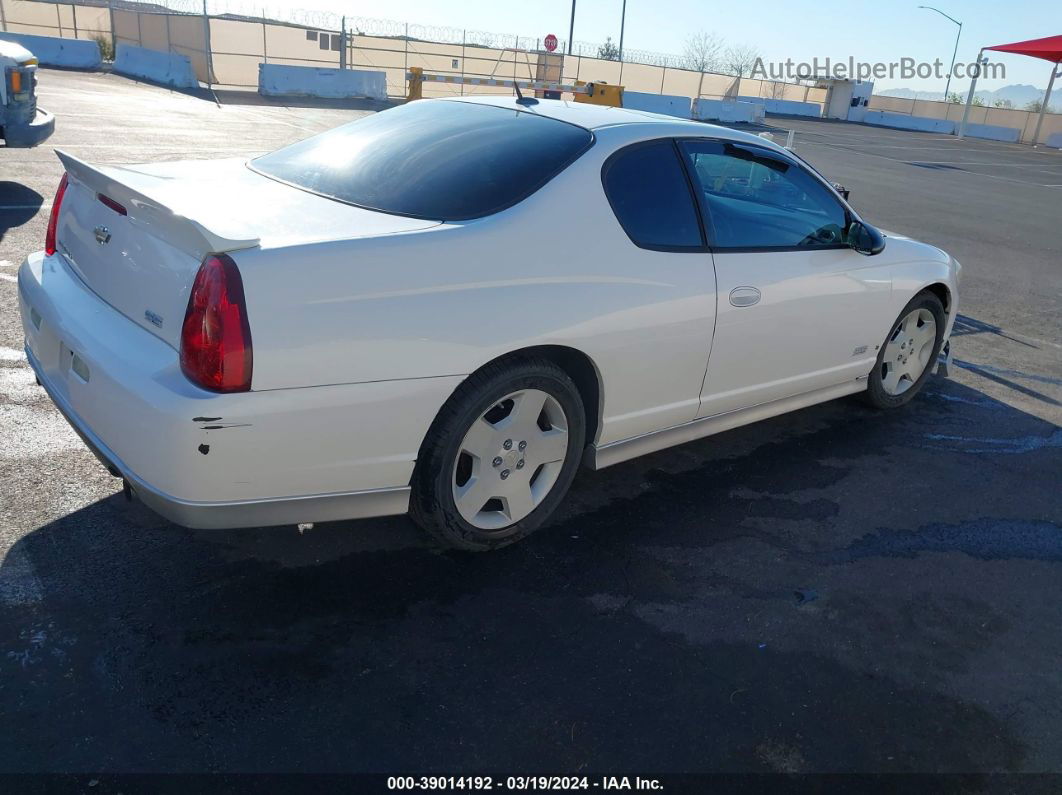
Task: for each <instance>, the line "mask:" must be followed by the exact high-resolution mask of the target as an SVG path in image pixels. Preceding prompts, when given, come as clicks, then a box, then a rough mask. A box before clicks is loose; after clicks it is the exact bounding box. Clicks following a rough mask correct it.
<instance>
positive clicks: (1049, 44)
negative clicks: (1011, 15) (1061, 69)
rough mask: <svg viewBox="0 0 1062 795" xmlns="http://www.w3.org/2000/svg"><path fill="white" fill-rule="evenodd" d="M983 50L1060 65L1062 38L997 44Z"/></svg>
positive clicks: (1061, 61) (1061, 60)
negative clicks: (1022, 56)
mask: <svg viewBox="0 0 1062 795" xmlns="http://www.w3.org/2000/svg"><path fill="white" fill-rule="evenodd" d="M985 49H986V50H997V51H998V52H1012V53H1016V54H1018V55H1028V56H1030V57H1032V58H1043V59H1044V60H1045V61H1051V62H1052V63H1062V36H1048V37H1047V38H1046V39H1029V40H1028V41H1016V42H1014V43H1013V44H997V45H996V46H995V47H985Z"/></svg>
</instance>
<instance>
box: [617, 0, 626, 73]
mask: <svg viewBox="0 0 1062 795" xmlns="http://www.w3.org/2000/svg"><path fill="white" fill-rule="evenodd" d="M626 24H627V0H623V11H622V12H621V13H620V50H619V59H620V63H623V28H624V26H625V25H626Z"/></svg>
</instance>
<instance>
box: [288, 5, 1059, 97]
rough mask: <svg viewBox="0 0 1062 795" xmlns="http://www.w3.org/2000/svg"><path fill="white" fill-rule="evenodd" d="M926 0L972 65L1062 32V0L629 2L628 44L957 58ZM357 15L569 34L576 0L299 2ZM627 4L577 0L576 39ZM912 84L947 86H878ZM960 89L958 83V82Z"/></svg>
mask: <svg viewBox="0 0 1062 795" xmlns="http://www.w3.org/2000/svg"><path fill="white" fill-rule="evenodd" d="M920 2H921V3H926V2H928V3H929V4H931V5H935V6H937V7H938V8H940V9H941V10H942V11H944V12H946V13H948V14H950V15H951V16H953V17H955V18H956V19H958V20H960V21H962V22H963V33H962V41H961V42H960V45H959V59H960V60H966V61H972V60H973V59H974V57H975V56H976V55H977V50H978V49H979V48H980V47H982V46H985V45H991V44H1004V43H1007V42H1012V41H1021V40H1024V39H1031V38H1039V37H1041V36H1048V35H1054V34H1062V11H1059V6H1058V4H1057V0H1007V2H1005V3H1001V2H999V0H995V1H994V2H990V1H989V0H938V2H933V0H914V1H913V2H907V1H906V0H899V1H897V0H878V1H877V2H870V0H812V1H811V2H794V0H761V2H759V3H736V2H733V1H732V0H731V2H725V3H724V2H711V1H710V0H627V30H626V40H625V46H627V47H630V48H633V49H643V50H654V51H658V52H666V53H676V54H681V52H682V49H683V43H684V42H685V40H686V38H687V36H689V34H690V33H691V32H696V31H698V30H707V31H715V32H717V33H719V34H720V35H721V36H723V37H724V38H726V39H727V41H728V42H732V43H735V44H752V45H754V46H756V47H757V48H758V49H759V50H760V51H761V53H762V55H763V56H764V58H765V59H768V60H780V61H784V60H785V59H786V58H793V59H794V60H795V61H798V62H799V61H806V60H808V59H810V58H812V57H814V56H818V57H819V58H820V59H821V58H825V57H827V56H829V57H831V58H833V59H835V60H836V59H847V58H848V57H849V56H854V57H855V58H856V59H857V60H860V61H868V62H877V61H885V62H888V61H893V60H898V59H899V58H900V57H903V56H908V57H911V58H915V59H917V60H920V61H921V60H926V61H932V60H933V59H935V58H940V59H941V60H942V61H944V62H945V63H950V60H951V52H952V47H953V46H954V43H955V33H956V31H957V28H956V26H955V25H953V24H952V23H951V22H949V21H948V20H946V19H944V18H943V17H941V16H939V15H938V14H935V13H933V12H932V11H923V10H920V9H918V8H917V6H918V5H919V3H920ZM296 4H297V5H298V6H301V7H303V8H319V9H327V10H330V11H334V12H336V13H339V14H348V15H351V16H365V17H380V18H387V19H396V20H400V21H404V22H418V23H421V24H426V25H445V26H450V27H456V28H467V29H470V30H472V29H474V30H482V31H491V32H495V33H513V34H519V35H521V36H533V37H539V36H545V35H546V34H547V33H555V34H556V35H557V36H558V38H560V39H562V40H563V39H566V38H567V35H568V19H569V14H570V11H571V0H392V1H391V2H389V3H380V2H372V3H369V2H365V0H296ZM621 5H622V0H577V6H576V15H575V37H574V38H575V40H576V41H589V42H600V41H604V40H605V37H606V36H611V37H612V39H613V41H616V40H617V39H618V38H619V20H620V7H621ZM994 60H998V61H999V62H1001V63H1003V64H1005V65H1006V67H1007V77H1006V80H994V81H983V82H982V85H983V86H984V88H986V89H993V88H999V87H1000V86H1002V85H1006V84H1009V83H1031V84H1033V85H1035V86H1037V87H1038V88H1041V89H1042V88H1044V87H1046V85H1047V79H1048V75H1049V71H1050V68H1051V67H1050V64H1048V63H1047V62H1046V61H1040V60H1038V59H1032V58H1024V57H1021V56H1015V55H998V56H995V57H994ZM901 85H906V86H908V87H910V88H914V89H917V90H922V91H943V89H944V83H943V81H942V80H918V79H915V80H912V81H909V82H903V81H900V80H891V81H890V80H885V81H879V82H878V87H880V88H896V87H899V86H901ZM953 87H954V84H953Z"/></svg>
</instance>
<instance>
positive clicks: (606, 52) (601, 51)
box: [597, 36, 620, 61]
mask: <svg viewBox="0 0 1062 795" xmlns="http://www.w3.org/2000/svg"><path fill="white" fill-rule="evenodd" d="M597 57H598V58H601V59H602V60H605V61H618V60H619V59H620V51H619V47H617V46H616V45H615V44H613V43H612V37H611V36H606V37H605V43H604V44H602V45H601V46H600V47H598V48H597Z"/></svg>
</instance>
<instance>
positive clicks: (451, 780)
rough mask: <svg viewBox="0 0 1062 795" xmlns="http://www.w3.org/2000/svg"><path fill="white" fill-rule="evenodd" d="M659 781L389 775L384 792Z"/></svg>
mask: <svg viewBox="0 0 1062 795" xmlns="http://www.w3.org/2000/svg"><path fill="white" fill-rule="evenodd" d="M663 788H664V787H663V784H661V782H660V780H659V779H655V778H641V777H640V776H633V777H632V776H601V777H600V778H591V777H589V776H506V777H505V778H495V777H494V776H389V777H388V778H387V789H388V790H394V791H402V790H408V791H435V792H448V791H457V790H472V791H482V792H485V791H491V790H499V791H511V792H525V791H539V792H560V791H564V790H595V789H596V790H601V791H606V792H608V791H643V792H651V791H660V790H663Z"/></svg>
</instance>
